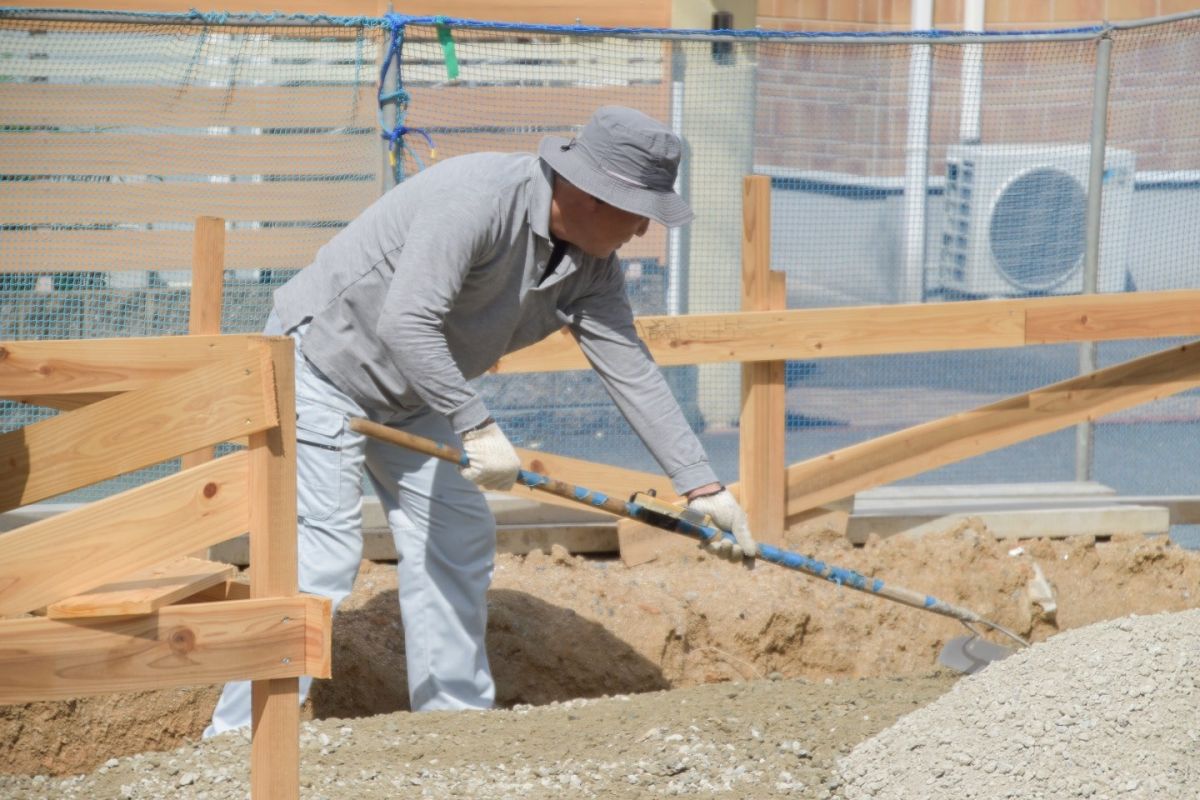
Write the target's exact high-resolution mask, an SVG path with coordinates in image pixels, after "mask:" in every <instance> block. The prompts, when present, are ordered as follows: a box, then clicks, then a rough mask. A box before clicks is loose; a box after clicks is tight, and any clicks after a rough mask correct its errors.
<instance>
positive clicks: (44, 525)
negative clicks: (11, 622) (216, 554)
mask: <svg viewBox="0 0 1200 800" xmlns="http://www.w3.org/2000/svg"><path fill="white" fill-rule="evenodd" d="M248 463H249V456H248V455H247V451H240V452H236V453H231V454H229V455H227V456H223V457H221V458H218V459H216V460H214V461H210V462H208V463H206V464H202V465H200V466H198V467H193V468H191V469H189V470H186V471H184V472H180V473H177V474H175V475H170V476H168V477H166V478H161V479H159V480H157V481H154V482H152V483H148V484H145V485H144V486H138V487H136V488H134V489H129V490H127V491H125V492H121V493H120V494H116V495H113V496H112V497H107V498H105V499H103V500H98V501H96V502H95V503H90V504H88V505H86V506H83V507H81V508H78V509H76V510H74V511H68V512H65V513H63V514H59V515H58V516H55V517H52V518H50V519H47V520H43V521H41V522H33V523H30V524H28V525H25V526H22V527H21V528H18V529H17V530H14V531H10V532H9V533H6V534H4V535H2V536H0V616H11V615H14V614H23V613H26V612H28V611H32V610H34V609H36V608H41V607H42V606H45V605H49V604H50V603H53V602H54V601H56V600H61V599H63V598H64V597H71V596H73V595H77V594H83V593H84V592H90V591H91V590H92V589H95V588H96V587H97V586H102V585H103V584H105V583H109V582H111V581H113V580H118V579H120V578H122V577H123V576H125V575H128V574H130V573H132V572H136V571H137V570H140V569H145V568H147V567H151V566H153V565H155V564H158V563H160V562H162V561H165V560H168V559H171V558H176V557H178V556H183V555H187V554H188V553H193V552H196V551H198V550H200V549H201V548H204V547H209V546H210V545H214V544H217V543H218V542H223V541H225V540H226V539H230V538H232V537H234V536H237V535H239V534H241V533H244V532H245V531H247V530H248V519H249V507H248V503H249V500H248V494H249V490H248V485H249V479H248V475H249V472H248Z"/></svg>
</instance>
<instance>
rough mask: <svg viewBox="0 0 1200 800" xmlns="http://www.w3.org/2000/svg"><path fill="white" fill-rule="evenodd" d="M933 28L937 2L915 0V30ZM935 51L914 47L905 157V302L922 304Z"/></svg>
mask: <svg viewBox="0 0 1200 800" xmlns="http://www.w3.org/2000/svg"><path fill="white" fill-rule="evenodd" d="M932 28H933V0H913V4H912V29H913V30H914V31H927V30H930V29H932ZM932 63H933V50H932V48H931V47H930V46H929V45H927V44H914V45H913V46H912V53H911V55H910V56H909V62H908V137H907V140H906V144H905V158H904V222H905V226H904V234H905V235H904V275H903V285H902V286H901V287H900V297H901V301H902V302H906V303H919V302H921V300H922V299H923V295H924V286H925V226H926V219H925V215H926V208H925V204H926V199H927V194H928V185H927V184H928V180H929V93H930V83H931V76H930V70H931V66H932Z"/></svg>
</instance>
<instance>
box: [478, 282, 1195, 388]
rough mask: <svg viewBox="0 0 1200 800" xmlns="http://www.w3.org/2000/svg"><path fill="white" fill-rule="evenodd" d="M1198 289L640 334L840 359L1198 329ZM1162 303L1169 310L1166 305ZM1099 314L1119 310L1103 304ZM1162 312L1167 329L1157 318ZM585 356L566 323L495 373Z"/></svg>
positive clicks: (705, 320) (659, 348) (683, 345)
mask: <svg viewBox="0 0 1200 800" xmlns="http://www.w3.org/2000/svg"><path fill="white" fill-rule="evenodd" d="M1196 302H1200V292H1195V291H1191V290H1187V291H1181V292H1174V291H1171V292H1138V293H1134V294H1128V295H1125V294H1122V295H1086V296H1085V295H1076V296H1069V297H1051V298H1028V299H1017V300H977V301H970V302H961V303H930V304H924V305H895V306H849V307H844V308H820V309H794V310H790V311H754V312H731V313H727V314H691V315H686V316H678V317H669V316H645V317H639V318H638V319H637V320H636V325H637V330H638V335H639V336H641V338H642V340H643V341H645V343H646V345H647V346H648V347H649V348H650V353H651V355H653V356H654V359H655V361H657V362H658V363H659V364H661V365H663V366H670V365H678V364H706V363H720V362H728V361H775V360H786V359H810V358H840V357H843V356H867V355H885V354H888V353H921V352H935V351H951V350H979V349H988V348H1000V347H1021V346H1024V345H1026V344H1035V343H1037V344H1044V343H1047V342H1050V341H1058V342H1062V341H1087V340H1090V339H1092V338H1096V339H1137V338H1143V337H1146V336H1178V335H1200V316H1197V315H1196V314H1194V313H1189V312H1188V311H1187V309H1188V305H1189V303H1196ZM1117 307H1121V308H1122V309H1123V310H1122V311H1121V312H1120V319H1121V320H1122V322H1121V324H1120V325H1117V324H1106V325H1105V326H1104V327H1103V328H1101V327H1100V326H1099V325H1090V326H1088V325H1083V326H1079V325H1076V326H1073V327H1072V326H1063V325H1055V326H1054V328H1053V330H1051V329H1050V328H1049V327H1047V326H1043V327H1042V328H1041V329H1040V331H1039V334H1038V336H1039V338H1038V339H1037V340H1036V341H1034V342H1031V341H1027V336H1026V322H1025V320H1026V317H1027V315H1028V314H1031V313H1033V314H1040V313H1041V310H1043V309H1044V310H1046V311H1048V312H1051V313H1052V314H1053V315H1058V316H1061V315H1063V314H1066V315H1071V314H1074V315H1084V316H1086V315H1089V314H1090V313H1091V311H1092V309H1114V308H1117ZM1164 309H1165V311H1164ZM1097 313H1099V314H1100V316H1099V318H1100V319H1106V318H1112V314H1114V313H1116V312H1113V311H1111V310H1110V311H1098V312H1097ZM1160 313H1164V314H1165V317H1166V320H1167V323H1166V325H1165V326H1164V330H1163V331H1162V332H1158V331H1157V330H1156V329H1155V327H1154V320H1155V319H1156V317H1157V316H1158V315H1159V314H1160ZM586 368H587V361H586V360H585V359H584V357H583V354H582V353H581V352H580V351H579V348H578V347H577V346H576V345H575V342H574V339H573V338H572V337H571V336H570V335H569V334H568V333H567V332H566V331H565V330H564V331H562V332H560V333H559V334H557V335H553V336H550V337H549V338H547V339H545V340H543V341H541V342H539V343H537V344H535V345H531V346H530V347H526V348H524V349H522V350H519V351H517V352H515V353H510V354H509V355H507V356H505V357H504V358H502V359H500V361H499V362H498V363H497V365H496V367H495V368H494V371H495V372H555V371H559V370H570V369H586Z"/></svg>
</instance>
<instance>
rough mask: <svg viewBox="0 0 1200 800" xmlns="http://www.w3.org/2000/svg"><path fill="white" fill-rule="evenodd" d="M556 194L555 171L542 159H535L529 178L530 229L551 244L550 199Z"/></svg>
mask: <svg viewBox="0 0 1200 800" xmlns="http://www.w3.org/2000/svg"><path fill="white" fill-rule="evenodd" d="M553 194H554V170H552V169H550V165H549V164H547V163H546V162H545V161H542V160H541V159H540V158H534V159H533V166H532V174H531V175H530V176H529V227H530V228H532V229H533V232H534V233H536V234H537V235H538V236H540V237H542V238H543V239H545V240H546V242H547V243H549V242H550V198H551V197H552V195H553Z"/></svg>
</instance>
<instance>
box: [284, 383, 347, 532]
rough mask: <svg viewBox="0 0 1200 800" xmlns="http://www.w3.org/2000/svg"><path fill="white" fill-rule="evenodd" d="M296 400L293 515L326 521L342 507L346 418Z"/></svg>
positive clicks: (306, 401)
mask: <svg viewBox="0 0 1200 800" xmlns="http://www.w3.org/2000/svg"><path fill="white" fill-rule="evenodd" d="M296 400H297V403H296V408H297V409H298V411H299V416H298V417H297V418H296V445H297V446H296V513H297V514H299V515H300V516H302V517H304V518H305V519H311V520H323V519H329V518H330V517H331V516H333V514H334V512H336V511H337V510H338V509H339V508H340V507H341V504H342V498H341V495H342V492H341V482H342V481H341V478H342V461H343V457H342V447H343V446H344V445H345V443H346V442H345V439H346V436H345V431H346V418H345V416H343V415H342V414H341V413H339V412H337V411H334V410H333V409H331V408H328V407H326V406H323V405H320V404H318V403H315V402H313V401H311V400H308V399H306V398H300V397H297V398H296Z"/></svg>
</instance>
